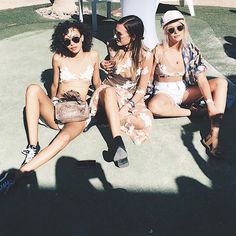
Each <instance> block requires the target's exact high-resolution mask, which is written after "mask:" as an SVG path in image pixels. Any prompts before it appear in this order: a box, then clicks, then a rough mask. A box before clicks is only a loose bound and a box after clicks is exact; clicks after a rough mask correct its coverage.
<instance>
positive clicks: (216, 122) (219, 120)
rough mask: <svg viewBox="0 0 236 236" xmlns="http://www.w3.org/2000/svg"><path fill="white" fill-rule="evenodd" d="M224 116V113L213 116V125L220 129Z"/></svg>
mask: <svg viewBox="0 0 236 236" xmlns="http://www.w3.org/2000/svg"><path fill="white" fill-rule="evenodd" d="M223 116H224V114H223V113H219V114H216V115H214V116H212V117H211V121H212V125H213V126H214V127H220V126H221V124H222V121H223Z"/></svg>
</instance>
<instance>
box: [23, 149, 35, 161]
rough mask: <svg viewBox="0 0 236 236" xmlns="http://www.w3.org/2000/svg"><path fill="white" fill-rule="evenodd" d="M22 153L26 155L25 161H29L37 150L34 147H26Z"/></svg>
mask: <svg viewBox="0 0 236 236" xmlns="http://www.w3.org/2000/svg"><path fill="white" fill-rule="evenodd" d="M21 153H22V154H24V155H26V157H25V162H26V161H30V160H31V159H32V158H33V157H34V156H35V155H36V153H37V150H36V149H34V148H30V147H29V148H26V149H24V150H23V151H22V152H21Z"/></svg>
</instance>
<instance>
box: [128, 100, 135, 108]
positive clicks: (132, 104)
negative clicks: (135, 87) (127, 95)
mask: <svg viewBox="0 0 236 236" xmlns="http://www.w3.org/2000/svg"><path fill="white" fill-rule="evenodd" d="M128 103H129V104H130V105H131V107H132V108H134V107H135V102H134V100H132V99H130V100H128Z"/></svg>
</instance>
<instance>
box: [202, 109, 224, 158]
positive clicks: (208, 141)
mask: <svg viewBox="0 0 236 236" xmlns="http://www.w3.org/2000/svg"><path fill="white" fill-rule="evenodd" d="M222 121H223V114H222V113H219V114H217V115H215V116H213V117H211V122H212V126H213V127H218V128H219V127H220V126H221V124H222ZM215 139H218V136H217V137H216V136H214V135H213V134H212V132H211V133H210V134H208V136H207V137H206V138H204V139H202V140H201V143H202V145H203V146H204V147H205V148H206V149H207V154H208V155H209V156H212V157H215V158H222V157H223V151H222V148H221V147H220V145H219V144H218V145H217V147H215V148H213V143H214V141H215Z"/></svg>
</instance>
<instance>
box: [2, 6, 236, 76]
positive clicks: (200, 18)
mask: <svg viewBox="0 0 236 236" xmlns="http://www.w3.org/2000/svg"><path fill="white" fill-rule="evenodd" d="M47 6H50V4H43V5H37V6H29V7H21V8H16V9H9V10H0V40H1V39H4V38H8V37H11V36H14V35H17V34H21V33H24V32H29V31H35V30H44V29H52V28H53V27H54V26H55V25H56V24H57V23H58V22H59V21H60V20H51V19H46V18H44V17H41V16H40V15H38V14H37V13H36V12H35V10H36V9H38V8H42V7H47ZM84 6H88V5H87V4H86V3H85V5H84ZM118 7H119V3H112V9H116V8H118ZM175 7H176V8H177V9H179V10H180V11H182V12H183V14H184V15H185V17H186V20H187V23H188V25H189V29H190V35H191V37H192V38H193V40H194V42H195V43H196V44H197V46H198V47H199V48H200V49H201V51H202V54H203V56H204V57H205V59H206V60H208V61H209V63H210V64H212V65H213V66H214V67H215V68H216V69H218V70H219V71H220V72H222V73H223V74H224V75H225V76H227V77H230V76H232V75H233V77H234V80H235V81H236V78H235V77H236V75H235V74H236V73H235V66H236V62H235V60H229V58H230V57H232V55H230V57H228V58H227V55H226V54H225V52H224V48H223V45H224V44H225V43H228V42H227V41H225V37H229V36H230V37H231V38H232V39H233V40H234V42H235V40H236V38H235V35H236V27H235V22H236V9H235V8H223V7H206V6H195V13H196V16H195V17H191V16H190V15H189V10H188V7H186V6H185V7H181V6H172V5H164V4H160V5H159V8H158V11H157V15H156V18H157V21H159V20H160V17H161V16H162V15H163V13H164V12H165V11H166V10H168V9H169V8H172V9H173V8H175ZM97 12H98V14H99V15H102V16H105V15H106V4H105V3H104V4H103V3H101V4H98V5H97ZM84 19H85V21H86V22H87V23H89V24H91V16H90V17H86V16H85V17H84ZM114 19H117V18H116V17H114ZM99 24H100V28H99V29H100V30H98V32H97V33H96V34H95V36H98V38H99V39H102V40H103V41H105V40H106V39H108V37H110V36H111V34H112V27H113V26H114V24H107V23H106V22H105V23H104V21H103V23H101V21H100V23H99ZM101 29H102V30H101ZM219 42H220V43H219ZM230 43H231V44H232V42H230ZM231 44H230V45H229V44H228V45H229V46H230V51H231V52H232V53H233V58H236V55H235V54H236V43H233V44H232V45H231ZM232 53H231V54H232ZM225 58H226V59H227V60H225ZM224 64H226V65H227V66H226V65H224Z"/></svg>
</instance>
